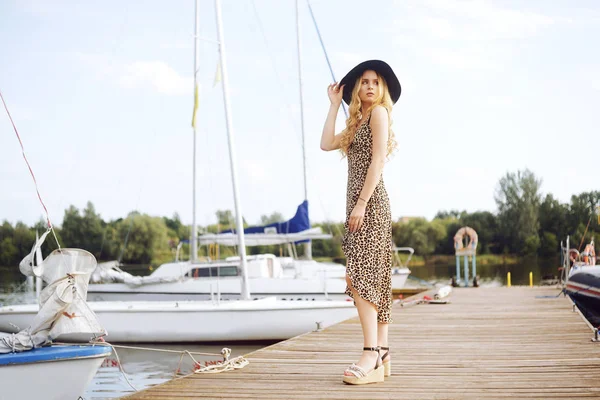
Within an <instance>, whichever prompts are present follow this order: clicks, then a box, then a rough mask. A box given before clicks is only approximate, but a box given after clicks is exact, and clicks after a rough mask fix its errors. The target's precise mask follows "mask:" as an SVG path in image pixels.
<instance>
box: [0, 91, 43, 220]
mask: <svg viewBox="0 0 600 400" xmlns="http://www.w3.org/2000/svg"><path fill="white" fill-rule="evenodd" d="M0 98H1V99H2V103H3V104H4V109H5V110H6V113H7V114H8V118H9V119H10V123H11V124H12V126H13V129H14V130H15V134H16V135H17V139H19V144H20V145H21V152H22V153H23V158H24V159H25V162H26V163H27V168H29V173H31V177H32V178H33V183H34V184H35V191H36V192H37V195H38V199H40V203H42V207H44V211H45V212H46V221H47V222H48V228H49V229H51V228H52V224H51V223H50V217H49V216H48V209H47V208H46V205H45V204H44V201H43V200H42V196H41V195H40V191H39V189H38V184H37V181H36V179H35V175H34V173H33V170H32V169H31V165H29V161H27V156H25V148H24V147H23V142H22V141H21V137H20V136H19V131H18V130H17V127H16V125H15V122H14V121H13V119H12V116H11V115H10V111H8V106H7V105H6V102H5V101H4V96H2V92H1V91H0Z"/></svg>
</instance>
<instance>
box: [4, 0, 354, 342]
mask: <svg viewBox="0 0 600 400" xmlns="http://www.w3.org/2000/svg"><path fill="white" fill-rule="evenodd" d="M215 9H216V20H217V31H218V42H219V53H220V65H221V76H222V78H221V84H222V89H223V94H224V96H223V98H224V107H225V116H226V127H227V136H228V143H229V161H230V164H231V178H232V186H233V195H234V204H235V217H236V230H237V235H236V236H237V245H238V252H239V259H240V263H239V265H240V270H241V271H240V272H241V273H240V277H239V280H240V284H241V290H240V294H241V299H239V300H230V301H221V300H220V297H218V296H217V298H216V299H215V301H117V302H112V301H106V302H94V301H90V302H88V303H87V304H88V305H89V307H90V309H91V310H93V312H94V313H95V314H96V315H97V316H98V318H99V320H100V321H101V323H102V325H103V326H104V327H105V329H106V330H107V332H108V334H107V336H106V339H107V340H108V341H114V342H203V341H234V340H274V339H288V338H290V337H293V336H297V335H300V334H302V333H306V332H309V331H311V330H315V329H321V328H324V327H327V326H329V325H332V324H335V323H337V322H341V321H343V320H346V319H348V318H351V317H354V316H356V309H355V307H354V305H353V304H352V302H350V301H343V300H341V301H333V300H329V301H323V300H321V301H319V300H315V301H311V302H290V301H283V300H279V299H277V298H274V297H269V298H263V299H260V300H252V298H251V295H250V286H249V279H248V262H247V256H246V244H245V237H244V229H243V222H242V210H241V204H240V203H241V202H240V196H239V191H238V181H237V166H236V156H235V144H234V137H233V134H232V130H233V129H232V119H231V110H230V106H229V100H228V81H227V62H226V53H225V43H224V35H223V29H222V21H221V5H220V0H215ZM195 16H196V32H195V33H196V34H195V36H194V42H195V46H194V49H195V53H196V54H195V65H194V67H195V68H194V71H195V72H194V90H197V87H198V85H197V71H198V68H197V62H198V51H197V44H198V43H197V41H198V37H199V31H198V29H199V27H198V21H199V8H198V0H196V13H195ZM195 148H196V134H195V127H194V172H193V223H192V241H191V248H192V262H196V261H197V260H196V255H197V243H196V237H197V227H196V219H195V218H196V211H195V203H196V196H195V188H196V185H195V179H196V173H195V169H196V168H195V162H196V160H195V158H196V157H195ZM37 308H38V306H37V305H35V304H33V305H14V306H6V307H0V331H6V332H13V331H14V330H15V328H14V325H21V326H27V325H28V324H29V323H30V321H31V320H32V318H33V316H34V315H35V313H36V312H37ZM57 339H59V340H74V341H79V340H81V339H82V337H81V335H69V334H65V335H59V336H58V338H57Z"/></svg>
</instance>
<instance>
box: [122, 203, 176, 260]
mask: <svg viewBox="0 0 600 400" xmlns="http://www.w3.org/2000/svg"><path fill="white" fill-rule="evenodd" d="M117 230H118V236H119V237H121V238H123V241H125V237H126V236H127V233H128V232H129V237H128V238H127V244H126V247H125V249H124V251H123V258H122V261H123V262H125V263H133V264H150V263H152V262H154V261H157V260H163V259H167V260H168V259H170V258H171V251H170V249H169V244H168V236H167V231H168V230H167V226H166V224H165V221H164V219H163V218H160V217H150V216H148V215H145V214H144V215H139V214H137V213H134V217H133V218H131V214H130V218H128V219H126V220H122V221H120V222H119V223H118V226H117ZM123 243H124V242H123ZM123 246H125V244H123Z"/></svg>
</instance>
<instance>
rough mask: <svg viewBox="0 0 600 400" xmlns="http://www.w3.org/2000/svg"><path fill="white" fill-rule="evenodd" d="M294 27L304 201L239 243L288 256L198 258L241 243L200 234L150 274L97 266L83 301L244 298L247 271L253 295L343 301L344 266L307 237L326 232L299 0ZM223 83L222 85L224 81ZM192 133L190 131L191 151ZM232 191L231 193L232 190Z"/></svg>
mask: <svg viewBox="0 0 600 400" xmlns="http://www.w3.org/2000/svg"><path fill="white" fill-rule="evenodd" d="M309 7H310V5H309ZM311 14H312V10H311ZM313 20H314V16H313ZM315 26H316V22H315ZM296 28H297V38H298V71H299V80H298V81H299V92H300V124H301V131H302V160H303V177H304V179H303V181H304V201H303V202H302V203H301V204H300V205H299V206H298V208H297V210H296V214H295V215H294V216H293V217H292V218H291V219H290V220H288V221H285V222H278V223H273V224H269V225H266V226H259V227H250V228H245V229H244V230H243V234H244V235H243V236H244V238H243V243H245V245H241V247H245V246H258V245H287V248H288V252H289V256H288V257H277V256H275V255H273V254H259V255H255V256H251V257H249V258H246V263H247V264H246V268H243V266H242V262H244V261H243V259H242V257H229V258H227V259H226V260H210V261H208V262H199V261H198V259H197V256H196V255H197V247H196V246H197V245H198V244H201V245H214V244H217V245H226V246H240V243H242V240H241V239H238V237H239V236H238V235H237V234H236V233H235V232H234V231H224V232H221V233H219V234H204V235H201V236H199V238H198V241H196V240H194V239H192V240H191V241H190V243H191V259H190V260H189V261H183V262H179V261H177V260H176V261H175V262H169V263H165V264H162V265H160V266H159V267H158V268H157V269H156V270H155V271H153V272H152V273H151V274H150V275H149V276H133V275H131V274H129V273H127V272H125V271H122V270H121V269H120V268H119V266H118V265H114V264H112V265H111V264H106V266H105V267H104V268H102V267H99V268H98V270H97V271H96V272H95V273H94V275H93V276H92V283H91V284H90V286H89V289H88V300H90V301H131V300H144V301H148V300H151V301H154V300H208V299H214V298H215V296H216V297H218V298H219V299H223V300H232V299H241V298H243V282H242V279H241V278H242V274H243V273H244V272H243V271H247V279H248V280H249V281H250V282H251V285H252V288H253V290H252V298H253V299H260V298H264V297H268V296H276V297H278V298H280V299H282V300H290V301H316V300H347V299H348V296H347V295H346V294H345V290H346V282H345V275H346V268H345V266H343V265H341V264H338V263H334V262H317V261H316V260H313V259H312V246H311V245H312V240H317V239H331V235H328V234H323V232H322V231H321V228H312V227H311V224H310V220H309V212H308V190H307V186H308V185H307V178H306V176H307V167H306V151H305V141H304V140H305V135H304V106H303V96H302V68H301V64H302V61H301V51H300V49H301V45H300V21H299V1H296ZM218 29H220V28H218ZM317 32H318V28H317ZM319 35H320V34H319ZM195 48H196V47H195ZM196 54H197V52H196ZM196 62H197V59H196ZM197 70H198V69H197V66H196V65H195V66H194V71H197ZM222 82H223V83H224V82H225V80H223V81H222ZM194 87H195V88H196V87H197V85H196V84H195V85H194ZM229 125H230V122H229V120H228V127H229ZM195 137H196V136H195V134H194V149H195ZM194 165H195V150H194ZM193 187H194V195H193V198H194V201H193V204H194V211H193V223H192V238H196V237H197V228H196V223H195V167H194V183H193ZM234 193H236V192H235V190H234ZM236 196H237V195H236ZM240 229H242V227H240V226H238V227H237V230H238V231H239V230H240ZM296 242H303V243H304V253H305V255H304V257H303V259H299V258H298V257H297V256H296V255H295V251H294V250H295V245H294V243H296ZM392 272H393V277H392V289H393V290H400V289H402V288H403V287H404V284H405V282H406V280H407V278H408V275H409V274H410V270H409V269H408V268H407V267H406V266H405V265H400V266H398V267H396V268H394V269H393V271H392Z"/></svg>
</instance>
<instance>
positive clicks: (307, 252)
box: [296, 0, 312, 260]
mask: <svg viewBox="0 0 600 400" xmlns="http://www.w3.org/2000/svg"><path fill="white" fill-rule="evenodd" d="M296 37H297V42H298V82H299V84H300V88H299V89H300V128H301V131H302V165H303V172H304V200H308V186H307V182H306V145H305V144H306V140H305V135H304V102H303V99H302V97H303V96H302V51H301V41H300V0H296ZM304 256H305V257H306V258H308V259H309V260H310V259H312V242H311V241H308V243H305V244H304Z"/></svg>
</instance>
